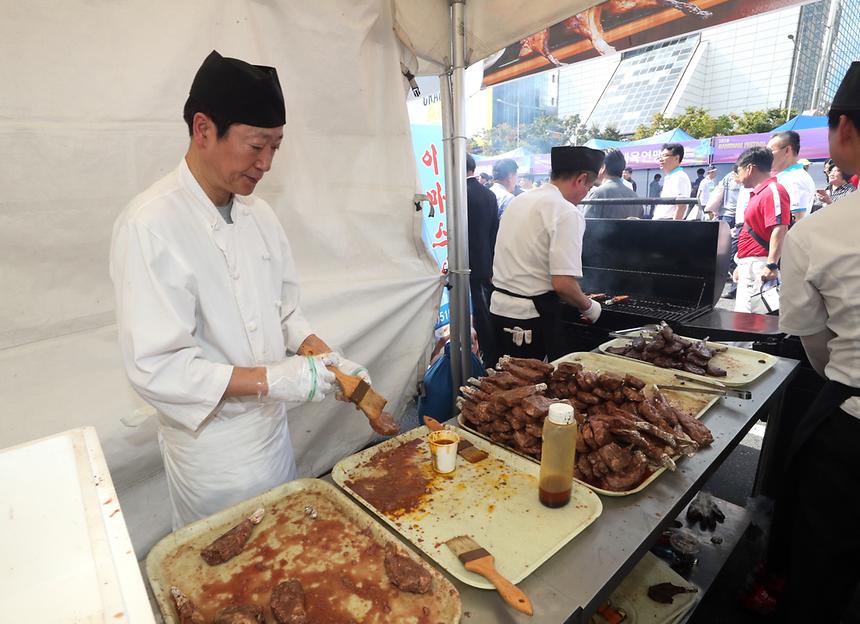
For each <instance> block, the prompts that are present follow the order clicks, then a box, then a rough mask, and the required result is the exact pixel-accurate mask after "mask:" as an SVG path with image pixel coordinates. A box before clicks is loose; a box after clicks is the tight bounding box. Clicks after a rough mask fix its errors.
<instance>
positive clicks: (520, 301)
mask: <svg viewBox="0 0 860 624" xmlns="http://www.w3.org/2000/svg"><path fill="white" fill-rule="evenodd" d="M551 161H552V175H551V177H550V181H549V183H548V184H545V185H544V186H542V187H541V188H538V189H534V190H532V191H529V192H528V193H523V194H522V195H520V196H518V197H515V198H514V199H513V201H511V203H510V205H509V206H508V209H507V211H506V212H505V215H504V216H503V217H502V220H501V222H500V223H499V234H498V237H497V239H496V251H495V256H494V259H493V287H494V288H495V291H494V292H493V296H492V298H491V300H490V312H491V315H492V318H493V326H494V329H495V332H496V345H497V347H498V349H499V352H500V354H501V355H505V354H507V355H514V356H517V357H533V358H538V359H544V358H545V357H547V356H549V358H550V359H554V358H556V357H559V356H561V355H563V354H564V344H563V342H564V341H563V336H562V325H561V303H562V301H564V302H565V303H567V304H569V305H572V306H574V307H575V308H577V309H578V310H579V311H580V312H581V313H582V315H583V316H584V317H585V318H586V320H588V321H589V322H592V323H593V322H595V321H596V320H597V318H598V317H599V316H600V304H599V303H597V302H596V301H592V300H591V299H589V298H588V297H586V296H585V294H584V293H583V292H582V289H581V288H580V286H579V282H578V281H577V278H579V277H582V236H583V234H584V232H585V218H584V217H583V216H582V213H581V212H580V211H579V209H577V207H576V204H577V203H579V202H580V201H582V199H583V198H584V197H585V195H586V193H588V190H589V189H590V188H591V186H592V185H593V184H594V181H595V179H597V174H598V172H599V171H600V167H601V165H602V164H603V152H601V151H600V150H594V149H590V148H587V147H554V148H552V153H551Z"/></svg>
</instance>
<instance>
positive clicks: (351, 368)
mask: <svg viewBox="0 0 860 624" xmlns="http://www.w3.org/2000/svg"><path fill="white" fill-rule="evenodd" d="M337 356H338V357H339V358H340V366H339V367H338V368H340V370H342V371H343V372H344V373H346V374H347V375H352V376H353V377H361V378H362V379H364V381H366V382H367V383H368V385H370V384H371V381H370V373H368V372H367V369H366V368H365V367H364V366H362V365H361V364H358V363H356V362H353V361H352V360H347V359H346V358H345V357H343V356H342V355H340V354H339V353H338V354H337Z"/></svg>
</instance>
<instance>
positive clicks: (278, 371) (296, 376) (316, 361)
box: [266, 353, 340, 403]
mask: <svg viewBox="0 0 860 624" xmlns="http://www.w3.org/2000/svg"><path fill="white" fill-rule="evenodd" d="M339 365H340V358H339V357H338V356H337V354H336V353H323V354H322V355H314V356H311V355H294V356H291V357H288V358H287V359H285V360H283V361H282V362H278V363H277V364H273V365H272V366H267V367H266V382H267V383H268V384H269V395H268V396H269V398H270V399H274V400H276V401H294V402H305V401H312V402H314V403H317V402H319V401H322V400H323V399H324V398H325V397H326V394H328V393H330V392H331V390H332V385H333V384H334V382H335V376H334V373H332V372H331V371H329V370H328V369H327V368H326V366H339Z"/></svg>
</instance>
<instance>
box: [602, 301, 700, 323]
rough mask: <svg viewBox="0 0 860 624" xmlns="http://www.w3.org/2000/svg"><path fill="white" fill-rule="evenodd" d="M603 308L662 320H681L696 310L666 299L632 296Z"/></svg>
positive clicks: (693, 307)
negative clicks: (634, 297)
mask: <svg viewBox="0 0 860 624" xmlns="http://www.w3.org/2000/svg"><path fill="white" fill-rule="evenodd" d="M605 309H607V310H612V311H613V312H622V313H625V314H637V315H639V316H647V317H651V318H654V319H657V320H662V321H683V320H685V319H686V318H687V317H688V316H689V315H690V314H692V313H694V312H696V310H697V308H696V307H695V306H681V305H677V304H674V303H668V302H666V301H660V300H654V299H633V298H630V299H626V300H624V301H619V302H618V303H614V304H612V305H611V306H606V308H605Z"/></svg>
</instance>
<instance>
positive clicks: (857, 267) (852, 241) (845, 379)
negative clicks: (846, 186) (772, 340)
mask: <svg viewBox="0 0 860 624" xmlns="http://www.w3.org/2000/svg"><path fill="white" fill-rule="evenodd" d="M858 213H860V194H858V193H853V194H851V195H849V196H848V197H845V198H843V199H841V200H840V201H839V205H836V204H831V205H829V206H825V207H824V208H822V209H821V210H818V211H817V212H815V213H814V214H812V215H810V216H809V217H807V218H805V219H803V220H802V221H798V222H797V224H795V225H794V226H793V227H792V228H791V229H790V230H789V231H788V234H786V237H785V243H784V246H783V249H782V261H781V264H780V274H781V277H782V286H781V287H780V311H779V328H780V330H781V331H783V332H785V333H786V334H791V335H793V336H811V335H813V334H817V333H818V332H820V331H822V330H823V329H824V328H829V329H830V330H831V331H832V332H833V333H834V334H836V337H835V338H833V339H832V340H831V341H830V342H829V343H828V345H827V347H828V349H829V351H830V359H829V361H828V362H827V366H826V367H825V369H824V372H825V374H826V376H827V378H828V379H832V380H833V381H838V382H840V383H843V384H846V385H848V386H852V387H855V388H860V248H858V245H857V240H858V237H857V232H858V227H857V214H858ZM842 409H843V410H845V411H846V412H848V413H849V414H851V415H852V416H855V417H857V418H860V398H858V397H853V398H850V399H848V400H847V401H845V403H843V404H842Z"/></svg>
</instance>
